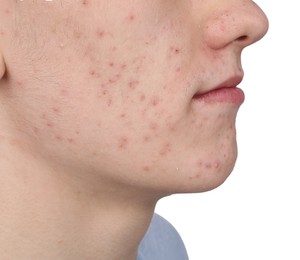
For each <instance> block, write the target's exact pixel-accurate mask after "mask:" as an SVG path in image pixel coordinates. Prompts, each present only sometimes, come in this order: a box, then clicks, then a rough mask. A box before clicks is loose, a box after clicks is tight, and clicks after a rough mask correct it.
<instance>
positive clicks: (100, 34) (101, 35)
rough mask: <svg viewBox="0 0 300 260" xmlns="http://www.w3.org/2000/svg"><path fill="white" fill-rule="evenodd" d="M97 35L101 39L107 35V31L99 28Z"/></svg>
mask: <svg viewBox="0 0 300 260" xmlns="http://www.w3.org/2000/svg"><path fill="white" fill-rule="evenodd" d="M96 35H97V37H98V38H99V39H103V37H104V36H105V31H103V30H101V29H97V31H96Z"/></svg>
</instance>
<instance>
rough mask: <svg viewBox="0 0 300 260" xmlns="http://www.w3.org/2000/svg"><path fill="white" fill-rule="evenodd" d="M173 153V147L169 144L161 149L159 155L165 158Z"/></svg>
mask: <svg viewBox="0 0 300 260" xmlns="http://www.w3.org/2000/svg"><path fill="white" fill-rule="evenodd" d="M171 151H172V145H171V144H170V143H167V144H165V145H164V146H163V147H162V148H161V150H160V152H159V154H160V155H161V156H164V155H166V154H168V153H170V152H171Z"/></svg>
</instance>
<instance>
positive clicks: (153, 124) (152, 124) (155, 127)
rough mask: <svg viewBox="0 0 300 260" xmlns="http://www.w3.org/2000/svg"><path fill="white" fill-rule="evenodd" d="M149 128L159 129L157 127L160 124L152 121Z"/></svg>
mask: <svg viewBox="0 0 300 260" xmlns="http://www.w3.org/2000/svg"><path fill="white" fill-rule="evenodd" d="M149 128H150V129H151V130H152V131H155V130H157V128H158V124H157V123H154V122H152V123H150V125H149Z"/></svg>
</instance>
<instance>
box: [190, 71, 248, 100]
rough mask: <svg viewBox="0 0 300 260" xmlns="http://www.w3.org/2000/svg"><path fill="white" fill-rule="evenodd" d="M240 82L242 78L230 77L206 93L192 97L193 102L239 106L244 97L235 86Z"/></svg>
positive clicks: (199, 93) (198, 93)
mask: <svg viewBox="0 0 300 260" xmlns="http://www.w3.org/2000/svg"><path fill="white" fill-rule="evenodd" d="M242 80H243V77H242V76H234V77H231V78H229V79H227V80H225V81H224V82H222V83H221V84H218V85H217V86H215V87H213V88H211V89H209V90H207V91H202V92H201V91H200V92H197V93H196V94H195V95H194V96H193V100H195V101H199V102H204V103H229V104H234V105H241V104H242V103H243V102H244V100H245V95H244V92H243V91H242V90H241V89H240V88H238V87H237V86H238V85H239V84H240V83H241V81H242Z"/></svg>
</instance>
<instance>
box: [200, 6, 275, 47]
mask: <svg viewBox="0 0 300 260" xmlns="http://www.w3.org/2000/svg"><path fill="white" fill-rule="evenodd" d="M268 27H269V22H268V19H267V17H266V15H265V13H264V12H263V11H262V10H261V9H260V8H259V7H258V6H257V5H256V4H255V3H254V2H252V1H249V2H247V4H245V3H244V4H243V5H242V4H241V5H240V6H236V7H235V8H234V9H233V8H232V9H229V8H227V11H226V10H224V9H223V10H221V11H219V12H218V13H217V14H215V15H214V17H212V18H211V19H209V21H208V23H207V26H206V27H205V32H204V35H205V41H206V44H207V45H208V46H210V47H211V48H213V49H219V48H222V47H225V46H227V45H229V44H231V43H234V44H235V45H238V46H240V47H241V48H244V47H246V46H248V45H251V44H253V43H255V42H256V41H258V40H260V39H261V38H263V37H264V35H265V34H266V33H267V31H268Z"/></svg>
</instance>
